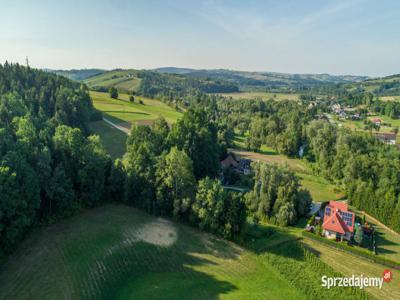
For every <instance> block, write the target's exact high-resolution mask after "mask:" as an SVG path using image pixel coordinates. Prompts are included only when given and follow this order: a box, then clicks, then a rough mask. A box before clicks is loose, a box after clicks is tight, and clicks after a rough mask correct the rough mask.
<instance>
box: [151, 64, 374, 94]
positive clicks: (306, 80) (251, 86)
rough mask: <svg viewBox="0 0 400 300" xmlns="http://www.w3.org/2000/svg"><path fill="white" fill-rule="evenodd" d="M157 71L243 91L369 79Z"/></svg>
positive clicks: (298, 88)
mask: <svg viewBox="0 0 400 300" xmlns="http://www.w3.org/2000/svg"><path fill="white" fill-rule="evenodd" d="M156 71H158V72H160V73H168V74H184V75H185V76H187V77H191V78H208V79H213V80H223V81H226V82H229V83H231V84H235V85H238V86H239V88H240V89H241V90H262V91H281V92H283V91H286V92H294V91H305V90H309V89H310V88H313V87H316V86H321V85H335V84H340V83H352V82H359V81H362V80H365V79H368V77H367V76H352V75H330V74H287V73H278V72H245V71H235V70H225V69H218V70H196V69H185V68H158V69H156Z"/></svg>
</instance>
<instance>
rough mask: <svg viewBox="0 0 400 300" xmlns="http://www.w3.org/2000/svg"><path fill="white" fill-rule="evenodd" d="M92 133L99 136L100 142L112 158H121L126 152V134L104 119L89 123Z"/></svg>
mask: <svg viewBox="0 0 400 300" xmlns="http://www.w3.org/2000/svg"><path fill="white" fill-rule="evenodd" d="M89 127H90V130H91V132H92V133H93V134H97V135H99V136H100V139H101V143H102V144H103V146H104V148H105V149H106V150H107V152H108V153H109V154H110V155H111V157H112V158H113V159H116V158H122V157H123V155H124V154H125V152H126V139H127V135H126V134H125V133H124V132H122V131H120V130H118V129H117V128H115V127H113V126H111V125H109V124H107V123H106V122H104V121H97V122H91V123H90V124H89Z"/></svg>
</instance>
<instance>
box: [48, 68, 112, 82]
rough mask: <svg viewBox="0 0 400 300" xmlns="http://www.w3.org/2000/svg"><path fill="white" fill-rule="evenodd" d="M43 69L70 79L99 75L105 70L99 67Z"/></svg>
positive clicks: (83, 78) (78, 79) (82, 78)
mask: <svg viewBox="0 0 400 300" xmlns="http://www.w3.org/2000/svg"><path fill="white" fill-rule="evenodd" d="M45 71H47V72H50V73H55V74H57V75H61V76H65V77H67V78H69V79H72V80H77V81H81V80H85V79H87V78H89V77H92V76H96V75H100V74H102V73H104V72H105V70H101V69H79V70H51V69H46V70H45Z"/></svg>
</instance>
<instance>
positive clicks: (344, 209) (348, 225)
mask: <svg viewBox="0 0 400 300" xmlns="http://www.w3.org/2000/svg"><path fill="white" fill-rule="evenodd" d="M354 219H355V215H354V213H353V212H351V211H348V206H347V203H345V202H339V201H329V204H328V205H327V206H326V207H325V213H324V223H323V224H322V228H324V229H325V230H329V231H334V232H337V233H340V234H345V233H346V232H351V233H352V232H354Z"/></svg>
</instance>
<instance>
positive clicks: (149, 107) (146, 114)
mask: <svg viewBox="0 0 400 300" xmlns="http://www.w3.org/2000/svg"><path fill="white" fill-rule="evenodd" d="M90 96H91V98H92V100H93V105H94V107H95V108H96V109H98V110H100V111H102V112H103V114H104V117H105V118H107V119H109V120H111V121H113V122H116V123H121V122H127V123H133V122H136V123H137V122H138V123H145V124H148V123H149V122H150V123H151V121H153V120H155V119H157V118H158V116H163V117H164V118H165V119H166V120H167V121H168V122H170V123H173V122H175V121H176V120H178V119H179V118H180V117H181V115H182V113H181V112H178V111H176V110H175V109H174V108H172V107H170V106H168V105H166V104H165V103H162V102H161V101H158V100H155V99H149V98H144V97H139V96H135V102H133V103H132V102H129V95H128V94H122V93H120V94H119V97H118V99H112V98H110V96H109V94H108V93H101V92H90ZM139 100H142V101H143V104H140V103H139Z"/></svg>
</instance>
